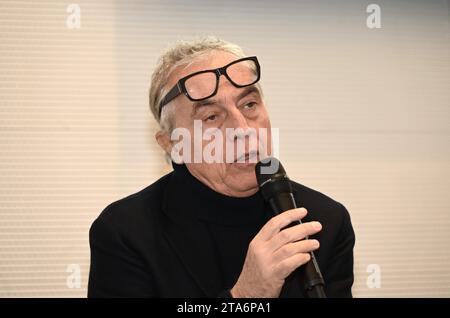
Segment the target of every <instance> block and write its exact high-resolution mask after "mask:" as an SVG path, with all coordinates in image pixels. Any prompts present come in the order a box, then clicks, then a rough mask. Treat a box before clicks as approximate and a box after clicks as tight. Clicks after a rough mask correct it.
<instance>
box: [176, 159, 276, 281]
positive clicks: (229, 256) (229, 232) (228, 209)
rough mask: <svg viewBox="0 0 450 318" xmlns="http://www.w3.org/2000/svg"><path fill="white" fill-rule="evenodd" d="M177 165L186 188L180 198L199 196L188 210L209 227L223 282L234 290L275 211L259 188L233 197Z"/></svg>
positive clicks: (178, 178) (189, 213)
mask: <svg viewBox="0 0 450 318" xmlns="http://www.w3.org/2000/svg"><path fill="white" fill-rule="evenodd" d="M173 166H174V169H175V175H176V179H177V180H178V181H179V186H181V188H182V189H184V191H183V192H184V195H183V198H180V200H181V201H185V200H189V199H194V198H195V201H194V202H195V205H193V207H192V209H186V210H184V213H186V215H188V216H189V217H192V218H197V219H198V220H199V221H200V222H202V223H203V224H204V225H205V226H206V228H207V231H208V233H209V235H210V237H209V238H208V239H211V241H212V243H213V245H214V252H215V255H214V257H216V258H217V263H218V266H219V269H220V272H221V274H222V275H221V280H222V284H221V285H222V286H223V287H224V289H231V287H233V286H234V284H235V283H236V281H237V279H238V277H239V274H240V273H241V270H242V266H243V265H244V260H245V256H246V254H247V248H248V245H249V243H250V241H251V240H252V239H253V238H254V237H255V235H256V234H257V233H258V232H259V230H260V229H261V228H262V226H263V225H264V224H265V223H266V222H267V221H268V220H269V219H270V218H271V217H272V216H273V213H272V211H271V210H270V207H269V206H268V205H266V204H265V202H264V199H263V198H262V196H261V193H260V192H259V191H258V192H257V193H255V194H254V195H252V196H249V197H242V198H238V197H230V196H227V195H224V194H221V193H218V192H216V191H214V190H212V189H211V188H209V187H208V186H206V185H204V184H203V183H202V182H200V181H199V180H197V179H196V178H195V177H194V176H192V175H191V174H190V173H189V171H188V169H187V168H186V166H185V165H176V164H174V165H173Z"/></svg>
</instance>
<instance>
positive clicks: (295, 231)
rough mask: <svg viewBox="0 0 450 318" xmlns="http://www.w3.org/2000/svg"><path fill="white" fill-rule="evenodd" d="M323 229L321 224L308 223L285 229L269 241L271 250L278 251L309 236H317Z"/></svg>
mask: <svg viewBox="0 0 450 318" xmlns="http://www.w3.org/2000/svg"><path fill="white" fill-rule="evenodd" d="M321 229H322V225H321V224H320V223H319V222H315V221H314V222H307V223H303V224H299V225H295V226H292V227H289V228H287V229H284V230H283V231H281V232H279V233H278V234H276V235H274V236H273V237H272V239H271V240H270V241H269V249H270V250H272V251H276V250H277V249H279V248H280V247H281V246H283V245H285V244H287V243H290V242H296V241H299V240H302V239H304V238H305V237H307V236H309V235H313V234H316V233H317V232H319V231H320V230H321Z"/></svg>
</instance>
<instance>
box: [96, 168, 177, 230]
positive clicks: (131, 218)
mask: <svg viewBox="0 0 450 318" xmlns="http://www.w3.org/2000/svg"><path fill="white" fill-rule="evenodd" d="M171 175H172V173H169V174H166V175H165V176H163V177H161V178H160V179H159V180H157V181H156V182H154V183H152V184H150V185H149V186H147V187H146V188H144V189H142V190H140V191H138V192H136V193H133V194H131V195H128V196H126V197H124V198H122V199H120V200H117V201H115V202H112V203H111V204H109V205H108V206H106V207H105V208H104V209H103V211H102V212H101V213H100V215H99V216H98V217H97V219H96V220H95V221H94V223H93V226H94V225H95V223H98V222H102V223H107V224H109V225H110V226H113V227H114V228H121V227H127V228H129V227H130V226H132V227H133V226H139V224H141V225H142V224H144V223H147V221H148V218H151V215H152V214H153V213H158V212H159V211H160V210H161V204H162V199H163V196H164V190H165V188H166V184H167V183H168V182H169V180H170V177H171Z"/></svg>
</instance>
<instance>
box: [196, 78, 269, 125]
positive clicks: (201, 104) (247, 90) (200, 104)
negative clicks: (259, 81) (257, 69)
mask: <svg viewBox="0 0 450 318" xmlns="http://www.w3.org/2000/svg"><path fill="white" fill-rule="evenodd" d="M254 93H256V94H258V95H261V93H260V91H259V88H258V87H257V86H256V85H251V86H247V87H245V88H244V90H243V91H242V92H241V93H239V95H238V96H237V97H236V101H239V100H241V99H243V98H244V97H246V96H248V95H250V94H254ZM217 103H218V102H217V99H214V98H213V97H211V98H208V99H205V100H201V101H197V102H194V103H193V106H194V107H193V109H192V113H191V116H192V117H194V116H195V115H196V114H197V112H198V110H199V109H201V108H202V107H206V106H214V105H216V104H217Z"/></svg>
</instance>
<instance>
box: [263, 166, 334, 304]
mask: <svg viewBox="0 0 450 318" xmlns="http://www.w3.org/2000/svg"><path fill="white" fill-rule="evenodd" d="M255 173H256V180H257V182H258V186H259V188H260V189H261V194H262V196H263V198H264V200H265V201H266V202H268V203H269V204H270V207H271V208H272V210H273V211H274V212H275V213H276V214H280V213H282V212H284V211H287V210H290V209H295V208H296V207H297V205H296V203H295V200H294V195H293V194H292V185H291V182H290V180H289V178H288V176H287V175H286V171H285V170H284V168H283V166H282V165H281V163H280V161H279V160H278V159H276V158H273V157H269V158H266V159H263V160H261V161H260V162H258V163H257V164H256V166H255ZM295 223H297V224H301V223H302V222H301V221H296V222H295ZM307 238H308V237H306V239H307ZM309 254H310V255H311V259H310V261H309V262H308V263H306V264H305V265H304V274H305V286H304V289H305V291H306V294H307V296H308V297H309V298H326V297H327V296H326V295H325V291H324V286H325V282H324V280H323V277H322V273H321V272H320V269H319V265H318V264H317V260H316V257H315V256H314V253H313V252H310V253H309Z"/></svg>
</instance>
